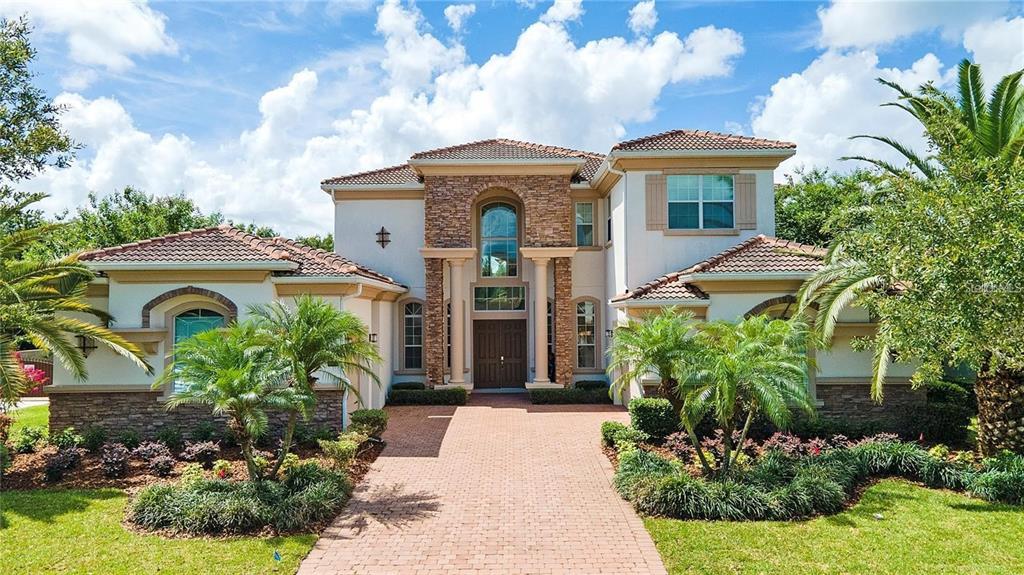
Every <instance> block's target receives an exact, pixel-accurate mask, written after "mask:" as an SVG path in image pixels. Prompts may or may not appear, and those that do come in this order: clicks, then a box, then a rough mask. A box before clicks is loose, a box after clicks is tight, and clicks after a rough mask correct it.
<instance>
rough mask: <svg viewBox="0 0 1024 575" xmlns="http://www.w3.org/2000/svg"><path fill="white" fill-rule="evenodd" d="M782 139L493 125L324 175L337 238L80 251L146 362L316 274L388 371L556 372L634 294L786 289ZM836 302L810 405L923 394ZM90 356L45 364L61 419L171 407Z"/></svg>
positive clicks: (459, 380)
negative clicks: (603, 133) (513, 134)
mask: <svg viewBox="0 0 1024 575" xmlns="http://www.w3.org/2000/svg"><path fill="white" fill-rule="evenodd" d="M795 149H796V146H795V145H794V144H792V143H788V142H779V141H772V140H764V139H758V138H750V137H743V136H734V135H726V134H718V133H712V132H703V131H690V130H676V131H671V132H666V133H662V134H657V135H653V136H649V137H644V138H639V139H635V140H630V141H626V142H621V143H619V144H617V145H615V146H614V147H613V148H612V149H611V150H610V151H609V152H608V153H607V154H597V153H590V152H582V151H577V150H570V149H566V148H560V147H555V146H547V145H540V144H533V143H526V142H518V141H512V140H504V139H493V140H485V141H480V142H473V143H468V144H463V145H459V146H452V147H447V148H441V149H436V150H430V151H425V152H420V153H417V154H414V155H413V156H412V157H411V158H410V159H409V160H408V161H407V162H406V163H404V164H401V165H398V166H393V167H388V168H382V169H379V170H374V171H370V172H363V173H358V174H351V175H343V176H338V177H332V178H328V179H326V180H324V181H323V183H322V186H321V187H322V189H323V191H324V192H326V193H327V195H328V197H329V198H330V199H331V200H332V201H333V204H334V213H335V218H334V222H335V223H334V237H335V252H336V253H335V254H331V253H327V252H321V251H318V250H311V249H308V248H301V247H299V246H297V245H295V244H294V243H292V242H289V241H287V240H283V239H273V240H261V239H258V238H254V237H252V236H247V235H245V234H243V233H242V232H239V231H237V230H232V229H227V228H215V229H210V230H197V231H194V232H189V233H184V234H176V235H174V236H169V237H164V238H155V239H153V240H150V241H147V242H140V243H138V244H131V245H127V246H120V247H117V248H110V249H105V250H99V251H96V252H92V253H89V254H86V255H85V256H83V260H85V261H87V262H88V263H89V265H91V266H92V267H93V268H94V269H96V271H97V272H99V276H98V278H97V281H96V284H95V286H94V287H95V289H94V291H93V296H94V300H93V301H94V303H95V304H96V305H99V306H100V307H103V308H104V309H107V310H109V311H110V312H111V313H112V314H113V315H114V316H115V317H116V323H115V324H113V326H112V327H114V328H115V329H116V330H117V331H118V332H119V333H123V334H126V335H129V336H130V337H132V338H133V339H134V340H135V341H138V342H140V343H141V344H142V345H143V346H144V348H145V349H146V350H147V352H148V353H149V354H150V361H151V363H153V364H154V365H158V366H162V365H164V364H165V362H166V361H168V358H169V357H170V355H171V354H172V352H173V342H174V341H175V340H177V339H179V338H181V337H184V336H186V335H188V334H191V333H194V332H195V331H197V330H201V329H207V328H209V327H210V326H215V325H220V324H221V323H222V322H224V321H228V320H229V319H230V318H233V317H244V315H245V312H244V309H245V307H246V306H247V305H248V304H250V303H254V302H265V301H270V300H274V299H288V298H290V297H293V296H294V295H295V294H298V293H312V294H317V295H321V296H323V297H326V298H329V299H330V301H332V302H334V303H335V304H336V305H337V306H339V307H340V308H343V309H347V310H351V311H353V312H354V313H356V314H358V315H359V316H360V317H361V318H362V319H363V320H364V321H365V322H366V324H367V325H368V326H369V327H370V331H371V333H372V334H373V335H372V336H371V337H372V338H374V339H375V340H376V341H377V342H378V343H379V345H380V348H381V353H382V355H383V357H384V363H383V364H382V365H380V366H379V368H378V369H379V372H378V375H379V376H380V378H381V381H382V382H384V386H389V385H390V384H392V383H393V382H399V381H423V382H425V383H426V384H427V385H428V386H432V387H440V386H460V387H465V388H467V389H469V390H472V391H473V392H480V391H484V390H522V389H532V388H544V387H561V386H568V385H571V384H572V383H573V382H575V381H580V380H593V379H604V378H607V375H606V374H605V366H606V365H607V359H606V357H605V350H606V349H607V346H608V345H609V342H610V341H611V338H613V337H614V330H615V327H616V325H618V324H620V323H621V322H623V321H625V320H626V318H628V317H629V316H631V315H637V314H640V313H642V312H643V311H645V310H651V309H656V308H659V307H663V306H683V307H685V308H688V309H690V310H692V311H693V313H694V314H695V315H696V316H697V317H700V318H708V319H718V318H727V319H735V318H739V317H742V316H744V315H746V314H752V313H759V312H764V313H770V314H777V315H785V314H787V313H789V312H790V311H791V310H792V306H793V302H794V297H793V296H794V294H795V293H796V291H797V289H798V288H799V286H800V284H801V282H802V281H803V280H804V279H805V278H806V277H807V276H808V275H809V274H810V273H811V272H813V271H814V270H815V269H817V268H818V266H820V261H821V256H822V251H821V250H820V249H818V248H815V247H812V246H805V245H799V244H794V243H791V242H787V241H783V240H778V239H775V238H773V237H772V236H773V234H774V230H775V217H774V216H775V214H774V183H773V182H774V175H775V174H774V171H775V170H776V168H777V167H778V166H779V164H780V163H781V162H782V161H783V160H785V159H786V158H789V157H790V156H792V155H793V154H794V152H795ZM356 262H358V263H356ZM841 319H842V320H843V323H842V325H841V326H840V327H839V329H838V330H837V340H836V343H835V346H834V347H833V349H831V350H830V351H828V352H818V354H817V358H816V360H817V365H818V370H817V372H816V373H815V374H813V376H812V377H811V378H810V385H811V387H812V393H813V394H814V396H815V397H816V398H817V401H818V403H819V405H820V407H821V409H822V410H823V411H824V412H826V413H842V414H846V415H849V416H866V415H870V414H872V413H876V412H877V411H878V410H880V409H888V408H892V407H893V406H894V405H904V404H906V403H908V402H916V401H920V400H921V396H920V394H918V393H915V392H912V391H911V390H910V389H909V386H907V385H902V386H900V385H894V386H891V387H890V389H889V391H888V394H887V403H886V406H885V407H884V408H883V407H878V406H874V405H873V404H871V403H870V401H869V398H868V387H867V382H868V381H869V379H870V374H871V358H870V356H869V354H866V353H862V352H857V351H854V350H853V348H852V347H851V345H850V341H851V339H852V338H853V337H856V336H859V335H866V334H870V333H871V332H872V330H873V328H874V326H873V325H872V324H871V323H870V322H869V320H868V319H869V318H868V317H867V315H866V314H862V313H858V311H857V310H852V311H850V312H848V313H847V314H846V315H844V317H843V318H841ZM88 365H89V369H90V374H91V377H90V380H89V381H88V382H76V381H72V380H71V378H70V377H69V376H68V375H67V373H65V372H62V371H60V370H59V369H58V370H57V372H56V373H55V375H54V380H55V384H54V386H52V389H51V401H52V405H53V407H51V413H52V414H53V415H52V416H51V417H52V418H55V420H56V421H57V422H59V425H68V424H75V425H79V426H81V425H84V424H87V423H89V422H94V421H95V422H107V424H110V423H111V422H113V423H116V424H120V425H129V424H130V422H129V421H128V417H127V416H126V415H125V413H124V412H125V411H126V410H131V411H132V413H144V414H146V415H145V417H151V418H154V419H159V418H163V417H167V416H164V415H163V412H162V411H161V410H159V409H158V408H159V406H160V405H161V401H160V400H161V397H160V396H161V393H159V392H152V391H150V390H149V384H150V383H151V378H150V377H149V376H146V375H144V374H142V373H141V372H139V371H137V370H135V369H134V368H132V367H131V366H129V365H128V364H127V362H124V361H122V360H119V359H118V358H116V357H114V356H113V355H110V354H108V353H105V352H103V351H102V350H97V351H95V352H94V353H92V355H90V357H89V358H88ZM910 373H911V368H910V367H909V366H905V365H897V366H895V367H894V368H893V370H892V371H891V372H890V374H891V376H892V377H891V378H890V381H891V382H895V383H897V384H899V383H904V384H906V383H907V382H908V379H907V376H909V375H910ZM361 385H362V386H363V390H362V396H363V398H364V400H365V401H366V403H368V404H369V405H371V406H374V407H378V406H380V405H382V404H383V401H384V398H385V391H386V390H385V389H376V388H375V387H374V386H372V385H371V384H370V383H369V382H368V381H364V382H362V383H361ZM164 393H166V392H164ZM322 393H323V396H322V399H324V400H323V401H321V405H322V407H321V408H320V412H318V415H317V417H319V418H321V419H323V420H332V419H336V417H335V416H336V414H337V413H338V412H339V411H342V410H343V406H342V403H343V400H342V399H341V397H340V394H338V392H336V391H335V392H332V391H331V390H329V389H325V390H323V391H322ZM332 393H333V394H334V395H333V396H332ZM632 393H634V394H636V393H641V389H640V386H639V385H638V386H634V389H633V392H632ZM325 398H326V399H325ZM158 413H159V415H157V414H158ZM51 425H54V424H53V423H51Z"/></svg>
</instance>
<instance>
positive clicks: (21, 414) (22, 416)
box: [11, 405, 50, 435]
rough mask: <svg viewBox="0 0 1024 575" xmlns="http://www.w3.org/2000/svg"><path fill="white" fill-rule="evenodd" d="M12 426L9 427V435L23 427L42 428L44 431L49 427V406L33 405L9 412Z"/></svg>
mask: <svg viewBox="0 0 1024 575" xmlns="http://www.w3.org/2000/svg"><path fill="white" fill-rule="evenodd" d="M11 417H13V418H14V424H13V425H11V435H14V433H15V432H16V431H18V430H19V429H21V428H23V427H42V428H43V429H46V428H48V427H49V425H50V406H49V405H33V406H32V407H23V408H21V409H16V410H14V411H12V412H11Z"/></svg>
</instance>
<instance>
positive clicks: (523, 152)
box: [412, 138, 604, 160]
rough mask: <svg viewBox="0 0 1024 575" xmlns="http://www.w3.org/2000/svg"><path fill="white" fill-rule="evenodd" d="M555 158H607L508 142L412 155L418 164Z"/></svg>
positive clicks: (500, 140)
mask: <svg viewBox="0 0 1024 575" xmlns="http://www.w3.org/2000/svg"><path fill="white" fill-rule="evenodd" d="M551 158H558V159H582V160H586V159H589V158H599V159H603V158H604V155H602V154H595V153H593V152H581V151H580V150H571V149H569V148H560V147H558V146H546V145H543V144H534V143H532V142H520V141H518V140H508V139H505V138H493V139H490V140H480V141H479V142H469V143H467V144H459V145H457V146H449V147H447V148H437V149H436V150H427V151H425V152H418V153H415V154H413V155H412V159H414V160H543V159H551Z"/></svg>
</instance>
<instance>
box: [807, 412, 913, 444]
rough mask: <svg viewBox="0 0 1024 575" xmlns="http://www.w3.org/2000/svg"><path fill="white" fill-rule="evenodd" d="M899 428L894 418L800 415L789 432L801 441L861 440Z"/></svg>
mask: <svg viewBox="0 0 1024 575" xmlns="http://www.w3.org/2000/svg"><path fill="white" fill-rule="evenodd" d="M898 428H899V425H898V422H897V421H896V420H895V419H892V418H877V419H869V420H859V419H858V420H853V419H844V418H840V417H808V416H807V415H804V414H799V415H797V416H796V417H794V418H793V423H792V425H790V429H789V432H790V433H792V434H793V435H795V436H797V437H799V438H801V439H813V438H815V437H822V438H825V437H832V436H834V435H842V436H844V437H848V438H850V439H861V438H863V437H870V436H872V435H877V434H879V433H885V432H893V431H896V430H897V429H898Z"/></svg>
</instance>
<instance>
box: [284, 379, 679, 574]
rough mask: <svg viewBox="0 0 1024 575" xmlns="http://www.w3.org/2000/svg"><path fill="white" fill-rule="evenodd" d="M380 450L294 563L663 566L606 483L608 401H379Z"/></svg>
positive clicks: (472, 567)
mask: <svg viewBox="0 0 1024 575" xmlns="http://www.w3.org/2000/svg"><path fill="white" fill-rule="evenodd" d="M388 411H389V413H390V415H391V421H390V424H389V428H388V431H387V433H386V434H385V439H386V440H387V442H388V445H387V448H385V450H384V452H383V453H382V454H381V456H380V457H379V458H378V459H377V461H376V462H375V463H374V465H373V468H372V470H371V471H370V472H369V474H368V475H367V476H366V478H365V479H364V480H363V482H362V483H361V484H360V485H359V488H358V489H356V493H355V494H354V496H353V498H352V500H351V501H350V502H349V504H348V506H347V507H346V509H345V510H344V511H343V512H342V514H341V515H340V516H339V517H338V518H337V520H335V522H334V524H333V525H332V526H331V527H330V528H328V529H327V530H326V531H325V532H324V534H323V536H322V537H321V538H320V540H319V541H318V542H317V544H316V546H315V547H314V548H313V550H312V551H311V552H310V553H309V556H308V557H307V558H306V559H305V561H303V563H302V566H301V567H300V569H299V573H300V574H309V575H313V574H317V575H319V574H325V573H389V574H390V573H424V574H428V573H429V574H434V573H437V574H441V573H509V574H520V573H521V574H526V573H538V574H539V573H543V574H553V573H583V574H590V573H594V574H597V573H621V574H629V575H641V574H649V573H665V568H664V567H663V566H662V563H661V559H660V558H659V556H658V552H657V550H656V549H655V548H654V543H653V542H652V541H651V538H650V536H649V535H648V534H647V532H646V531H645V530H644V526H643V523H642V522H641V521H640V519H639V518H638V517H637V516H636V514H634V513H633V510H632V509H631V508H630V507H629V505H628V504H627V503H626V502H624V501H623V500H622V499H621V498H620V497H619V496H618V495H617V494H616V493H615V491H614V489H613V488H612V486H611V477H612V467H611V464H610V463H609V462H608V460H607V458H605V456H604V454H602V453H601V450H600V446H599V440H600V429H599V428H600V425H601V422H602V421H604V420H607V419H618V420H621V421H626V420H627V419H628V417H627V415H626V413H625V412H624V411H623V410H622V409H621V408H617V407H613V406H534V405H530V404H529V403H528V402H527V400H526V398H525V396H521V395H485V394H473V396H472V398H471V401H470V404H469V405H467V406H465V407H459V408H453V407H396V408H388Z"/></svg>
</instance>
